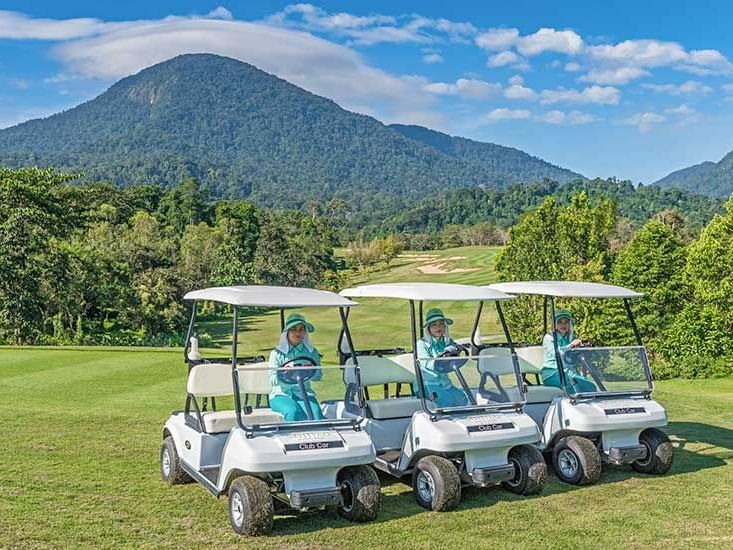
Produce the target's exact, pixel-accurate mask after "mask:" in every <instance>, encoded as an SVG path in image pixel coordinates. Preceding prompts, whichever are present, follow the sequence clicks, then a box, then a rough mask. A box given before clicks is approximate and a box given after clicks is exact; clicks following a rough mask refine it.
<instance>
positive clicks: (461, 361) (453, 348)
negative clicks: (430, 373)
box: [433, 344, 469, 372]
mask: <svg viewBox="0 0 733 550" xmlns="http://www.w3.org/2000/svg"><path fill="white" fill-rule="evenodd" d="M461 354H463V355H465V356H466V357H461ZM468 355H469V353H468V349H467V348H466V347H465V346H459V345H458V344H451V345H450V346H446V348H445V350H444V351H443V353H441V354H440V355H438V358H443V357H451V358H452V359H450V360H448V361H435V365H434V366H433V368H434V369H435V370H436V371H438V372H454V371H456V370H457V369H460V368H461V367H462V366H463V365H465V364H466V362H467V361H468Z"/></svg>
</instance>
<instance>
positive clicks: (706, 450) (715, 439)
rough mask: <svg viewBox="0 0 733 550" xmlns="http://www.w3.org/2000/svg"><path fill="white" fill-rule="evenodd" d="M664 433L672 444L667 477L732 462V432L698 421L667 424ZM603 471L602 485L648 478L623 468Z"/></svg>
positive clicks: (610, 468)
mask: <svg viewBox="0 0 733 550" xmlns="http://www.w3.org/2000/svg"><path fill="white" fill-rule="evenodd" d="M665 431H666V432H667V434H668V435H669V436H670V439H671V440H672V444H673V445H674V457H675V458H674V463H673V464H672V468H671V469H670V470H669V472H668V473H667V475H668V476H675V475H679V474H689V473H692V472H698V471H700V470H707V469H709V468H719V467H721V466H725V465H726V464H727V461H730V460H733V430H730V429H728V428H721V427H720V426H712V425H710V424H701V423H699V422H670V423H669V425H668V427H667V429H666V430H665ZM604 469H605V470H606V474H607V478H605V479H604V480H603V481H602V483H613V482H615V481H621V480H624V479H629V478H632V477H639V478H646V477H649V476H648V475H645V474H640V473H638V472H635V471H634V470H632V469H630V468H628V467H625V466H604Z"/></svg>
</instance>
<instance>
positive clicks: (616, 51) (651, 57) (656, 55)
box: [587, 40, 689, 67]
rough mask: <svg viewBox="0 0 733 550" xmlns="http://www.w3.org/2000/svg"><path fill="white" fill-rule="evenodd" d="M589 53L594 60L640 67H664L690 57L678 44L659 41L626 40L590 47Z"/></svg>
mask: <svg viewBox="0 0 733 550" xmlns="http://www.w3.org/2000/svg"><path fill="white" fill-rule="evenodd" d="M587 52H588V56H589V57H590V58H591V59H593V60H598V61H606V62H608V61H611V62H616V63H619V64H621V65H624V66H627V65H632V66H639V67H663V66H668V65H672V64H675V63H683V62H685V61H687V60H688V57H689V56H688V55H687V53H686V52H685V49H684V48H683V47H682V46H681V45H680V44H678V43H677V42H662V41H659V40H625V41H624V42H619V43H618V44H615V45H611V44H601V45H598V46H589V47H588V48H587Z"/></svg>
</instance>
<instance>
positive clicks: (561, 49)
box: [517, 28, 584, 57]
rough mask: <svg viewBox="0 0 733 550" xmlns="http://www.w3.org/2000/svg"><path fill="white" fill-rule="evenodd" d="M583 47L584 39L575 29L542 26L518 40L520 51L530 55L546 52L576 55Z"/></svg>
mask: <svg viewBox="0 0 733 550" xmlns="http://www.w3.org/2000/svg"><path fill="white" fill-rule="evenodd" d="M583 47H584V45H583V39H582V38H581V37H580V36H579V35H578V34H577V33H575V32H574V31H557V30H555V29H548V28H542V29H540V30H538V31H537V32H536V33H534V34H530V35H527V36H523V37H521V38H520V39H518V41H517V50H519V53H521V54H522V55H525V56H528V57H529V56H533V55H539V54H541V53H544V52H557V53H564V54H567V55H575V54H578V53H580V52H581V51H582V50H583Z"/></svg>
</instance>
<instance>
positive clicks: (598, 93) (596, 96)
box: [540, 86, 621, 105]
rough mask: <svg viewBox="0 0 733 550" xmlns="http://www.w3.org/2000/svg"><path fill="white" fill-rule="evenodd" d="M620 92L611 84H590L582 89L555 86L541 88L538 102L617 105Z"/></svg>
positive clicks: (548, 103) (546, 103)
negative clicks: (551, 88)
mask: <svg viewBox="0 0 733 550" xmlns="http://www.w3.org/2000/svg"><path fill="white" fill-rule="evenodd" d="M620 98H621V92H620V91H619V90H618V89H617V88H614V87H612V86H590V87H588V88H585V89H583V90H575V89H571V88H557V89H556V90H542V91H541V92H540V102H541V103H542V104H543V105H552V104H553V103H599V104H602V105H617V104H618V102H619V100H620Z"/></svg>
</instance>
